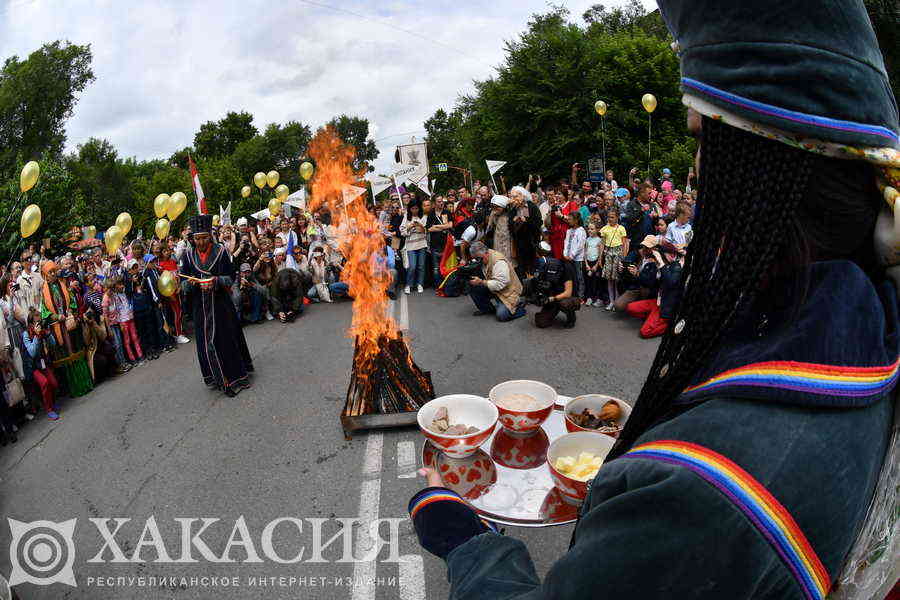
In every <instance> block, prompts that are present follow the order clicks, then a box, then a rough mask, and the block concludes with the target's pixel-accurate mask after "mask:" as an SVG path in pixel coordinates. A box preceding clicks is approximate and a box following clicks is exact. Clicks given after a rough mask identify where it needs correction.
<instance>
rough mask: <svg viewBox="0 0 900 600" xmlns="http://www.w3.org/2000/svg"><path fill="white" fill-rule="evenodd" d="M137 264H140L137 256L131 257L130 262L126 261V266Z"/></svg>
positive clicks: (127, 267)
mask: <svg viewBox="0 0 900 600" xmlns="http://www.w3.org/2000/svg"><path fill="white" fill-rule="evenodd" d="M136 264H138V261H137V259H136V258H132V259H129V260H128V262H127V263H125V268H126V269H130V268H131V267H133V266H134V265H136Z"/></svg>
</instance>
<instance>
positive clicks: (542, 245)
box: [540, 242, 553, 254]
mask: <svg viewBox="0 0 900 600" xmlns="http://www.w3.org/2000/svg"><path fill="white" fill-rule="evenodd" d="M540 248H541V252H546V253H548V254H549V253H550V252H551V251H552V250H553V248H551V247H550V244H548V243H547V242H541V243H540Z"/></svg>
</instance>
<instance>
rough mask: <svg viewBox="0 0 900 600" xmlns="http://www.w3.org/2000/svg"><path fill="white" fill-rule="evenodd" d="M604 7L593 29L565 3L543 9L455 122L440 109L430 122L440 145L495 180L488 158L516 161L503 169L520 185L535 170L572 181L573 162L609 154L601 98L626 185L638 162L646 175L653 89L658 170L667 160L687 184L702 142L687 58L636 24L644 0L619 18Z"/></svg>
mask: <svg viewBox="0 0 900 600" xmlns="http://www.w3.org/2000/svg"><path fill="white" fill-rule="evenodd" d="M595 8H596V9H597V10H595V11H594V13H592V16H591V18H590V19H588V20H589V21H591V22H590V23H589V24H588V25H586V26H579V25H577V24H574V23H571V22H569V21H568V12H567V11H566V10H565V9H564V8H555V9H553V10H551V11H550V12H549V13H546V14H541V15H535V16H534V17H533V18H532V19H531V21H530V22H529V24H528V30H527V31H526V32H525V33H524V34H523V35H522V36H521V37H520V38H519V39H518V40H517V41H514V42H509V43H507V46H506V58H505V60H504V62H503V64H502V65H501V66H500V67H499V68H498V70H497V74H496V75H495V76H494V77H493V78H491V79H487V80H484V81H479V82H476V83H475V92H474V93H473V94H471V95H469V96H465V97H462V98H460V99H459V101H458V103H457V106H456V108H455V110H454V111H453V112H452V113H450V114H451V115H456V116H455V118H454V119H450V118H449V117H444V116H442V115H441V114H440V113H435V115H434V116H433V117H432V118H431V119H429V123H428V124H427V125H426V129H427V130H428V131H429V136H430V138H434V139H433V140H432V144H436V146H437V147H438V148H440V149H441V150H440V151H441V152H442V153H443V152H447V153H448V154H451V155H455V157H456V160H458V161H459V162H462V163H463V164H464V165H470V164H471V165H473V166H474V167H475V176H476V177H477V178H481V179H486V178H487V176H488V173H487V170H486V168H485V166H484V160H485V159H494V160H505V161H508V163H509V164H508V166H507V167H506V168H505V169H504V171H503V173H504V175H505V176H506V177H507V179H508V180H510V181H511V182H524V181H526V180H527V178H528V175H529V174H530V173H531V174H536V175H537V174H540V175H542V176H543V177H544V179H545V180H547V181H550V180H552V179H555V178H561V177H567V176H568V175H569V172H570V170H571V165H572V163H573V162H584V161H585V160H586V159H587V158H588V157H590V156H592V155H595V154H600V153H601V141H602V138H601V128H600V118H599V117H598V116H597V114H596V113H595V112H594V110H593V104H594V102H595V101H596V100H599V99H603V100H604V101H605V102H606V103H607V105H608V106H609V112H608V113H607V115H606V136H605V139H606V155H607V159H608V160H607V162H608V165H609V166H611V167H613V168H614V169H615V170H616V172H617V175H619V180H620V181H622V180H623V178H624V175H625V173H627V172H628V170H629V169H630V168H631V167H638V168H639V169H640V171H641V172H642V174H646V172H647V168H648V156H647V120H648V119H647V113H646V112H645V111H644V110H643V108H642V107H641V104H640V99H641V96H642V95H643V94H644V93H647V92H651V93H653V94H654V95H655V96H656V97H657V101H658V108H657V109H656V112H654V113H653V143H652V148H651V154H652V157H653V160H652V164H651V166H650V169H651V172H652V173H653V174H654V175H658V170H659V168H661V166H667V167H670V168H672V169H673V171H674V172H675V175H676V177H677V178H678V179H679V180H682V181H683V180H684V178H685V176H686V174H687V167H688V162H685V161H683V160H682V159H683V157H684V155H685V153H686V152H687V153H690V152H692V151H693V148H694V142H693V140H691V139H690V138H689V137H688V136H687V134H686V131H685V126H684V123H685V109H684V107H683V106H682V104H681V101H680V97H681V96H680V91H679V65H678V59H677V57H676V56H675V54H674V53H673V52H672V51H671V49H670V48H669V40H668V39H665V38H663V37H660V36H658V35H655V34H654V35H651V34H648V33H647V32H646V31H645V29H644V28H643V27H642V26H636V25H635V26H632V25H629V24H634V23H635V22H637V21H640V20H641V19H642V18H646V17H647V15H646V14H645V13H644V11H643V9H642V8H640V6H639V5H629V6H626V7H625V9H623V10H624V12H622V11H618V12H617V11H613V13H614V14H613V16H609V14H608V13H607V12H606V11H605V9H603V8H602V7H595ZM589 12H590V11H589ZM591 19H593V20H591ZM432 154H434V150H432ZM664 160H673V161H675V162H674V163H671V164H669V163H661V161H664Z"/></svg>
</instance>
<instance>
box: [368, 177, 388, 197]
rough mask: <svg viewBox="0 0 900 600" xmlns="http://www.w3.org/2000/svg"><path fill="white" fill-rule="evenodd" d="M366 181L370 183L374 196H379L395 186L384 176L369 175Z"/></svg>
mask: <svg viewBox="0 0 900 600" xmlns="http://www.w3.org/2000/svg"><path fill="white" fill-rule="evenodd" d="M366 181H368V182H369V183H370V184H371V185H372V196H377V195H378V194H380V193H381V192H383V191H384V190H386V189H388V188H389V187H391V186H392V185H394V182H393V180H392V179H391V178H390V177H385V176H384V175H376V174H375V173H369V174H368V175H366Z"/></svg>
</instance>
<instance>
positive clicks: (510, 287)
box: [469, 242, 525, 323]
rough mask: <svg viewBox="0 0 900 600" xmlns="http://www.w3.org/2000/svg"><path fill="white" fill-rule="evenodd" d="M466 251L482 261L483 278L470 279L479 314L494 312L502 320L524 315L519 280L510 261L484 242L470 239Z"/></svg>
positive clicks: (472, 296)
mask: <svg viewBox="0 0 900 600" xmlns="http://www.w3.org/2000/svg"><path fill="white" fill-rule="evenodd" d="M469 254H470V255H471V256H472V258H473V259H475V260H476V261H480V262H481V263H482V265H483V266H482V270H483V274H484V277H485V278H484V279H482V278H481V277H472V278H471V279H469V297H470V298H471V299H472V302H474V303H475V306H476V308H477V309H478V310H476V311H475V312H474V313H472V314H473V315H474V316H479V315H496V316H497V320H498V321H500V322H501V323H504V322H506V321H512V320H513V319H518V318H519V317H523V316H525V305H524V304H522V303H520V299H521V296H522V283H521V282H520V281H519V277H518V276H517V275H516V272H515V270H514V269H513V268H512V266H511V265H510V264H509V260H508V259H507V258H506V257H505V256H503V254H501V253H500V252H497V251H496V250H491V249H489V248H488V247H487V246H485V245H484V243H483V242H473V243H472V245H471V246H469Z"/></svg>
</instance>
